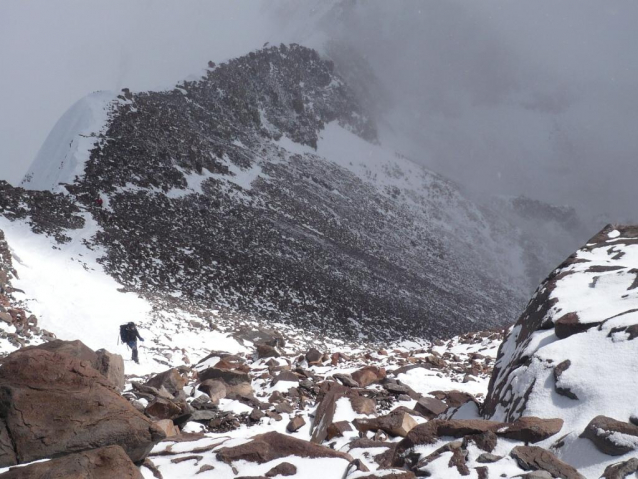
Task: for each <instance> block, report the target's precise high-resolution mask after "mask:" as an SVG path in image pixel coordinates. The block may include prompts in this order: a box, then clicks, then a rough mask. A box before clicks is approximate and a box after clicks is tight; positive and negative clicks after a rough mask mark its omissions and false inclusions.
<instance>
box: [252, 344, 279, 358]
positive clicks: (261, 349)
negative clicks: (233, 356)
mask: <svg viewBox="0 0 638 479" xmlns="http://www.w3.org/2000/svg"><path fill="white" fill-rule="evenodd" d="M256 350H257V357H258V358H278V357H279V356H281V353H279V351H278V350H277V348H275V347H274V346H271V345H269V344H258V345H257V346H256Z"/></svg>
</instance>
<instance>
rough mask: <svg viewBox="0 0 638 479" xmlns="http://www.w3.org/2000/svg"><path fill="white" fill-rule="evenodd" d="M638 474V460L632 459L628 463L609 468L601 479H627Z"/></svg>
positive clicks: (611, 465)
mask: <svg viewBox="0 0 638 479" xmlns="http://www.w3.org/2000/svg"><path fill="white" fill-rule="evenodd" d="M636 472H638V459H637V458H635V457H632V458H631V459H629V460H627V461H624V462H619V463H617V464H610V465H609V466H607V467H606V468H605V472H603V475H602V476H601V479H625V478H626V477H627V476H629V475H631V474H635V473H636Z"/></svg>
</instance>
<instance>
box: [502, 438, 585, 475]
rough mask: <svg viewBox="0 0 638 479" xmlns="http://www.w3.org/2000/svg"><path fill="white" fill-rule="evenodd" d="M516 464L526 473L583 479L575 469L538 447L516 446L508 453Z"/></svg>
mask: <svg viewBox="0 0 638 479" xmlns="http://www.w3.org/2000/svg"><path fill="white" fill-rule="evenodd" d="M510 455H511V456H512V457H513V458H514V459H516V462H517V463H518V465H519V466H520V467H521V469H524V470H526V471H529V470H532V471H538V470H540V471H547V472H549V473H550V474H551V475H552V476H554V477H560V478H562V479H585V476H583V475H581V474H580V473H579V472H578V471H577V470H576V469H574V468H573V467H572V466H570V465H569V464H567V463H565V462H563V461H561V460H560V459H558V458H557V457H556V456H554V454H552V453H551V452H549V451H547V450H546V449H543V448H542V447H538V446H516V447H515V448H514V449H512V451H511V452H510Z"/></svg>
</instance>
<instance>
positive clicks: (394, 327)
mask: <svg viewBox="0 0 638 479" xmlns="http://www.w3.org/2000/svg"><path fill="white" fill-rule="evenodd" d="M65 145H66V146H65ZM23 185H24V186H25V187H26V188H28V189H29V190H51V191H53V192H56V193H59V194H57V195H54V196H53V197H54V198H55V200H54V201H55V202H70V203H72V204H73V205H74V208H78V209H80V210H82V211H83V212H86V213H88V214H89V215H90V217H91V218H92V219H91V222H93V221H95V225H94V226H91V228H92V229H91V230H90V235H89V236H88V237H86V238H84V240H83V241H84V242H86V243H87V244H89V245H92V246H91V247H92V248H93V249H95V251H100V252H101V253H102V254H101V257H100V262H101V263H102V265H103V267H104V268H105V269H106V271H107V272H108V273H109V274H111V275H112V276H113V277H114V278H115V279H116V280H117V281H118V282H119V283H120V284H121V285H123V287H124V290H125V291H131V292H136V293H138V294H140V295H143V296H148V297H150V296H152V297H167V298H172V299H173V300H175V301H179V302H182V303H183V304H185V305H194V306H197V307H199V308H208V309H211V308H212V309H217V310H221V311H232V312H234V313H238V314H243V315H247V316H251V317H256V318H261V319H263V320H266V321H280V322H285V323H288V324H292V325H295V326H298V327H302V328H304V329H306V330H307V331H313V332H328V331H330V332H335V333H338V334H345V335H346V336H347V337H350V338H367V339H372V340H374V339H383V338H392V339H396V338H397V337H405V336H425V337H433V336H449V335H453V334H456V333H460V332H463V331H467V330H473V329H477V328H489V327H496V326H500V325H502V324H504V323H506V322H507V321H508V320H509V319H510V318H512V317H515V315H516V314H517V312H518V311H519V309H520V308H521V307H522V305H523V303H524V298H525V296H526V295H527V290H528V289H530V285H531V284H535V283H536V281H537V280H538V278H537V277H534V275H533V274H530V270H529V263H530V255H529V251H532V250H533V248H537V249H538V248H540V246H539V245H547V243H546V240H545V239H544V238H542V236H541V235H537V236H534V235H531V236H530V235H528V234H527V233H526V232H525V231H523V230H521V229H520V228H519V227H518V226H516V225H515V224H513V223H512V222H511V221H510V220H509V219H508V218H507V217H505V216H504V215H502V214H500V213H498V212H497V211H496V210H493V209H490V208H486V207H482V206H479V205H478V204H476V203H474V202H472V201H470V200H469V199H467V198H466V197H465V196H464V195H463V194H462V193H461V191H460V190H459V188H458V187H457V186H456V185H454V184H453V183H452V182H450V181H448V180H446V179H444V178H442V177H441V176H439V175H436V174H434V173H432V172H430V171H428V170H426V169H424V168H422V167H420V166H417V165H416V164H415V163H413V162H411V161H410V160H409V159H407V158H403V157H401V156H398V155H396V154H394V153H392V152H391V151H388V150H386V149H384V148H383V147H382V146H381V145H379V144H378V140H377V137H376V130H375V125H374V122H373V121H372V119H371V118H370V117H369V116H368V115H367V114H366V112H365V111H364V110H362V108H361V107H360V106H359V103H358V101H357V97H356V95H355V94H354V93H353V92H352V90H351V89H350V88H349V87H348V86H347V85H346V84H345V82H344V81H343V80H342V79H341V77H340V76H339V75H338V73H337V72H335V69H334V66H333V64H332V63H331V62H330V61H329V60H326V59H322V58H321V57H319V55H318V54H317V53H316V52H314V51H313V50H310V49H307V48H304V47H301V46H298V45H291V46H283V45H282V46H280V47H272V48H267V49H264V50H260V51H257V52H253V53H250V54H249V55H247V56H245V57H241V58H238V59H235V60H231V61H229V62H228V63H225V64H221V65H214V64H212V63H210V64H209V68H208V69H207V70H206V71H205V73H204V74H203V76H202V77H201V78H198V79H195V80H192V81H185V82H183V83H182V84H180V85H178V86H177V87H176V88H175V89H173V90H168V91H161V92H141V93H131V92H130V91H128V90H126V89H125V90H123V92H122V94H121V95H117V96H116V95H109V94H105V93H99V94H94V95H92V96H90V97H87V98H86V99H84V100H82V101H81V102H80V103H79V104H78V105H76V106H74V107H73V108H72V109H71V110H70V112H69V114H67V115H65V116H64V117H63V118H62V119H61V120H60V122H59V123H58V125H57V126H56V128H55V129H54V130H53V132H52V133H51V136H50V137H49V139H48V140H47V142H46V143H45V145H44V147H43V149H42V151H41V152H40V154H39V156H38V158H37V159H36V161H35V162H34V164H33V166H32V168H31V170H30V172H29V173H28V174H27V176H26V177H25V180H24V182H23ZM5 188H8V187H7V186H5ZM33 194H36V192H30V193H29V195H31V196H32V195H33ZM38 194H40V193H38ZM98 197H99V198H101V199H102V200H103V202H104V203H103V204H104V206H103V207H98V206H96V204H95V201H96V199H97V198H98ZM34 214H36V213H34ZM550 220H551V218H550ZM68 221H69V220H68V218H66V219H64V221H63V222H62V223H59V224H60V226H62V227H67V228H68V227H80V226H79V225H76V224H75V223H73V224H72V225H71V224H67V223H68ZM542 221H545V220H538V222H539V224H540V223H542ZM87 234H89V230H87ZM523 239H524V240H525V241H522V240H523ZM522 244H523V246H521V245H522ZM551 261H552V259H551V258H550V259H549V261H548V260H547V259H543V258H539V257H533V259H532V262H534V266H535V269H534V271H537V272H538V271H543V274H545V272H546V271H547V270H548V269H549V265H551Z"/></svg>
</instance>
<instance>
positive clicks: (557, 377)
mask: <svg viewBox="0 0 638 479" xmlns="http://www.w3.org/2000/svg"><path fill="white" fill-rule="evenodd" d="M571 365H572V362H571V361H570V360H569V359H567V360H565V361H563V362H561V363H560V364H558V365H557V366H556V367H555V368H554V383H555V385H556V386H555V389H556V392H557V393H558V394H560V395H561V396H565V397H568V398H569V399H574V400H578V396H576V394H574V392H573V391H571V390H570V389H569V388H567V387H565V386H564V385H563V384H561V376H562V375H563V373H564V372H565V371H567V369H569V367H570V366H571Z"/></svg>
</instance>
